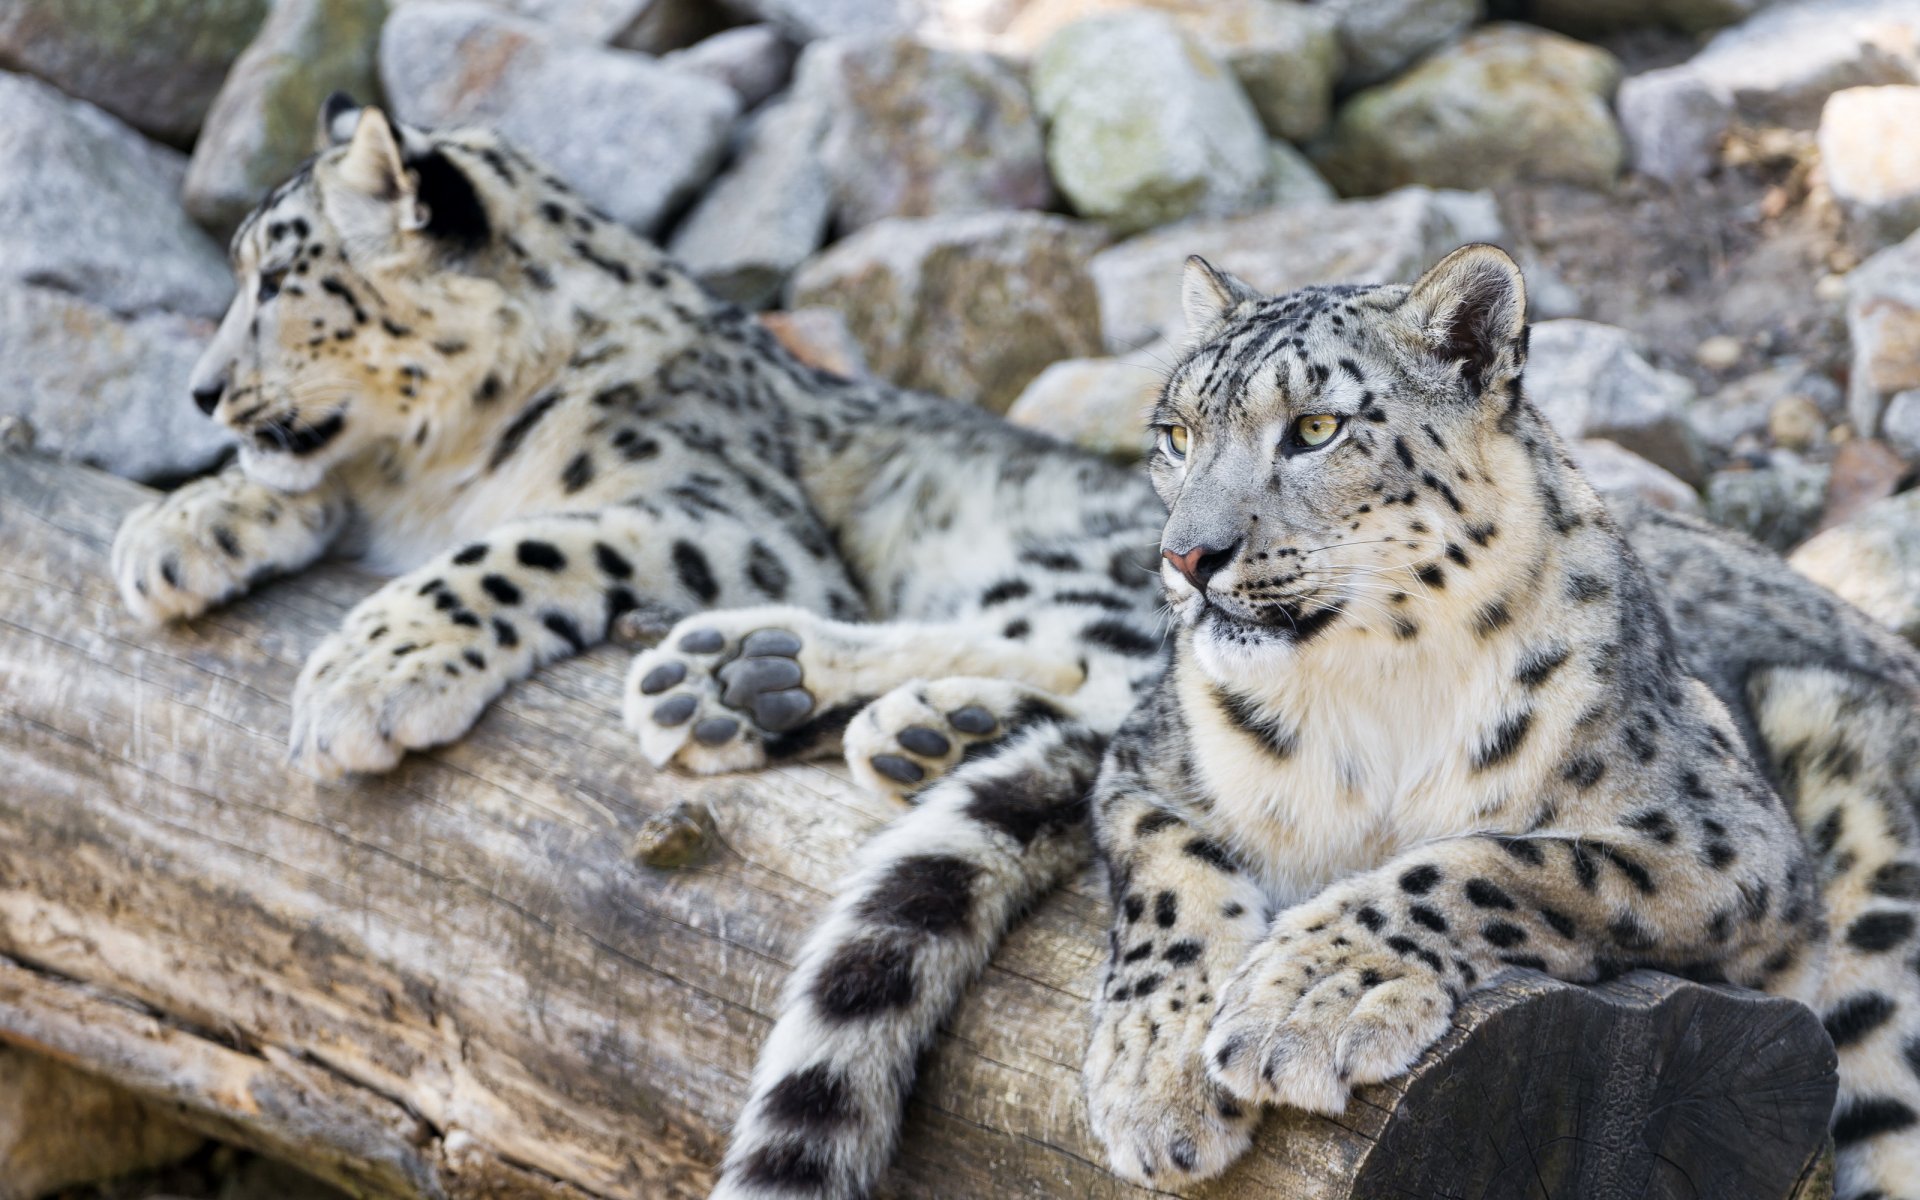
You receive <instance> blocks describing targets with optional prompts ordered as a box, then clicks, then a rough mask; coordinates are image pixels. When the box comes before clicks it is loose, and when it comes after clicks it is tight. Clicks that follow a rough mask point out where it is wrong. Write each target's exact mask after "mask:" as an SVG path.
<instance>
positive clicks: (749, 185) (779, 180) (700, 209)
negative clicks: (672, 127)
mask: <svg viewBox="0 0 1920 1200" xmlns="http://www.w3.org/2000/svg"><path fill="white" fill-rule="evenodd" d="M826 126H827V113H826V111H825V109H824V108H823V107H822V106H821V105H820V104H818V103H815V102H814V101H812V100H811V99H810V98H808V97H806V96H802V95H798V94H789V95H788V97H787V98H786V99H784V100H782V101H780V102H779V103H777V104H774V105H772V106H769V107H768V108H767V109H766V111H764V112H762V113H761V114H760V115H759V116H757V117H756V118H755V119H754V120H753V121H752V123H751V125H750V126H749V129H748V131H747V134H746V137H745V138H744V139H743V141H742V143H741V148H740V151H739V153H738V154H737V155H736V156H735V158H734V162H733V165H732V166H730V167H728V168H727V170H726V172H725V173H724V174H722V175H721V176H720V178H719V179H718V180H717V181H716V182H715V183H714V184H713V186H712V187H710V188H708V189H707V193H706V195H705V196H702V197H701V198H700V202H699V203H698V204H697V205H695V206H694V209H693V211H692V212H690V213H688V214H687V217H686V219H685V220H683V221H682V222H681V223H680V226H679V228H678V229H676V230H675V231H674V235H673V241H672V242H671V243H670V245H669V249H670V250H671V251H672V253H673V255H674V256H675V257H676V258H678V259H679V260H680V261H681V262H682V263H684V264H686V266H687V267H688V268H689V269H691V270H692V271H693V272H694V274H696V275H698V276H699V277H700V280H701V282H703V283H705V284H706V285H707V286H708V287H710V288H712V289H713V290H714V291H716V292H718V293H719V294H721V295H722V296H725V297H727V298H728V299H730V300H734V301H737V302H738V303H740V304H744V305H747V306H748V307H750V308H762V307H765V306H766V305H768V304H771V303H773V302H774V301H775V300H776V299H778V297H779V295H780V289H781V287H782V286H784V285H785V283H786V281H787V276H788V275H790V274H792V273H793V269H794V268H795V267H797V266H799V265H800V264H801V263H803V262H805V261H806V259H807V256H808V255H810V254H812V253H813V252H814V251H815V250H818V249H819V248H820V245H821V243H822V242H824V241H825V240H826V236H827V225H828V221H829V218H830V217H831V215H832V210H833V196H832V188H831V186H830V184H829V181H828V178H827V171H826V167H825V165H824V164H823V163H822V161H821V157H820V140H821V138H822V136H823V135H824V134H825V132H826Z"/></svg>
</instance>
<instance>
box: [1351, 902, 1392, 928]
mask: <svg viewBox="0 0 1920 1200" xmlns="http://www.w3.org/2000/svg"><path fill="white" fill-rule="evenodd" d="M1353 919H1354V920H1356V921H1358V922H1360V924H1362V925H1364V926H1365V927H1366V928H1367V929H1368V930H1369V931H1371V932H1373V933H1379V932H1380V927H1381V926H1382V925H1385V924H1386V923H1387V919H1386V918H1385V917H1383V916H1381V915H1380V910H1379V909H1377V908H1375V907H1374V906H1373V905H1371V904H1363V905H1361V906H1360V908H1359V911H1357V912H1355V913H1354V914H1353Z"/></svg>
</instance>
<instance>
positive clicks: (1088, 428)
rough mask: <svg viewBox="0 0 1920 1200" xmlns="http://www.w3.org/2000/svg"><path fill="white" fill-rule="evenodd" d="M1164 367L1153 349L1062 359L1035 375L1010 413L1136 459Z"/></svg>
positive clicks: (1099, 448) (1079, 442) (1045, 429)
mask: <svg viewBox="0 0 1920 1200" xmlns="http://www.w3.org/2000/svg"><path fill="white" fill-rule="evenodd" d="M1166 373H1167V368H1166V365H1165V361H1164V360H1162V359H1159V358H1157V357H1155V356H1154V355H1152V354H1133V355H1127V356H1123V357H1119V358H1069V359H1063V360H1061V361H1060V362H1056V363H1052V364H1050V365H1049V366H1048V367H1047V369H1046V370H1044V371H1042V372H1040V374H1038V375H1036V376H1035V377H1034V379H1033V382H1031V383H1029V384H1028V385H1027V386H1026V388H1025V389H1024V390H1022V391H1021V393H1020V396H1019V398H1018V399H1016V400H1015V401H1014V402H1013V404H1012V406H1011V407H1009V408H1008V409H1007V419H1008V420H1009V421H1012V422H1013V423H1014V424H1015V425H1025V426H1026V427H1027V428H1029V429H1037V430H1040V431H1041V432H1043V433H1050V434H1052V435H1053V436H1055V437H1057V438H1061V439H1063V440H1065V441H1069V442H1072V443H1073V444H1074V445H1076V446H1080V447H1082V448H1083V449H1087V450H1092V451H1094V452H1095V453H1098V454H1106V455H1111V456H1112V457H1114V458H1119V459H1126V460H1133V459H1137V458H1139V457H1141V456H1142V455H1143V454H1144V453H1145V452H1146V448H1147V439H1148V433H1147V411H1148V410H1149V409H1151V408H1152V407H1153V402H1154V398H1155V396H1157V395H1158V394H1159V391H1160V385H1161V384H1162V383H1163V382H1164V381H1165V380H1166Z"/></svg>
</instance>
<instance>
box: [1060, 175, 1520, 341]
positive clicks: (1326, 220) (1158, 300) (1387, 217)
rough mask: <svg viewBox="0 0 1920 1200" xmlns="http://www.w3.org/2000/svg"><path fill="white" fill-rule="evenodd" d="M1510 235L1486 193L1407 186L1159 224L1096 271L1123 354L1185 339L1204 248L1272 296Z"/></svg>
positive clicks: (1384, 278)
mask: <svg viewBox="0 0 1920 1200" xmlns="http://www.w3.org/2000/svg"><path fill="white" fill-rule="evenodd" d="M1505 237H1506V231H1505V229H1504V228H1503V227H1502V226H1501V224H1500V214H1499V211H1498V210H1497V209H1496V208H1495V207H1494V203H1493V197H1492V195H1490V194H1489V193H1486V192H1435V191H1429V190H1427V189H1426V188H1406V189H1403V190H1401V191H1398V192H1394V193H1392V194H1390V195H1387V196H1381V197H1379V198H1377V199H1373V200H1348V201H1344V202H1342V203H1339V204H1325V205H1305V206H1300V207H1293V208H1270V209H1264V210H1262V211H1260V212H1255V213H1249V214H1247V215H1245V216H1239V217H1229V218H1226V219H1223V220H1212V221H1191V222H1188V223H1187V224H1184V225H1179V226H1176V227H1174V228H1171V229H1160V230H1155V231H1153V232H1152V233H1146V234H1142V235H1140V236H1139V237H1136V238H1132V239H1130V240H1128V241H1126V242H1123V243H1121V244H1120V245H1118V246H1115V247H1113V248H1112V249H1109V250H1105V251H1102V252H1101V253H1100V254H1098V255H1096V256H1095V257H1094V260H1093V263H1092V266H1091V271H1092V274H1093V281H1094V286H1095V287H1096V288H1098V289H1099V293H1100V321H1101V327H1102V329H1103V330H1104V331H1105V335H1106V344H1107V346H1108V347H1109V348H1111V349H1112V350H1115V351H1126V350H1130V349H1132V348H1134V347H1137V346H1144V345H1146V344H1148V343H1150V342H1153V341H1155V340H1158V339H1166V340H1168V341H1171V342H1174V343H1178V342H1179V341H1180V340H1181V339H1182V338H1183V337H1184V335H1185V330H1186V319H1185V318H1184V317H1183V316H1182V315H1181V311H1180V274H1181V270H1182V267H1183V265H1184V264H1185V262H1186V259H1187V255H1189V254H1198V255H1201V256H1203V257H1204V258H1206V259H1207V261H1208V262H1211V263H1212V264H1213V265H1215V266H1216V267H1219V268H1221V269H1223V270H1226V271H1231V272H1233V273H1234V274H1235V275H1238V276H1239V277H1240V278H1242V279H1244V280H1246V281H1247V282H1248V283H1250V284H1252V285H1253V286H1254V287H1256V288H1259V289H1260V290H1262V291H1264V292H1268V293H1278V292H1285V291H1291V290H1293V289H1294V288H1298V287H1305V286H1306V285H1308V284H1313V283H1390V282H1394V281H1399V280H1411V279H1413V277H1414V276H1416V275H1418V274H1419V273H1420V271H1421V270H1422V269H1423V268H1425V267H1428V266H1431V265H1432V264H1433V263H1435V262H1437V261H1439V260H1440V258H1441V257H1442V256H1443V255H1445V254H1446V253H1447V252H1448V251H1451V250H1453V249H1454V248H1455V247H1457V246H1459V245H1460V244H1461V243H1463V242H1497V241H1500V240H1502V239H1503V238H1505Z"/></svg>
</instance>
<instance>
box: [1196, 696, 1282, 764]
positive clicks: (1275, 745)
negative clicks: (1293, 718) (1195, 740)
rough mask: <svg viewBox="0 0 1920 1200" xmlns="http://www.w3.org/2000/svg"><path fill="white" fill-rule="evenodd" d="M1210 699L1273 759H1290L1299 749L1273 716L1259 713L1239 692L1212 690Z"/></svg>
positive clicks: (1254, 705)
mask: <svg viewBox="0 0 1920 1200" xmlns="http://www.w3.org/2000/svg"><path fill="white" fill-rule="evenodd" d="M1213 697H1214V699H1215V700H1217V701H1219V703H1220V710H1221V711H1222V712H1224V713H1225V714H1226V715H1227V720H1229V721H1231V722H1232V723H1233V724H1234V726H1235V727H1236V728H1238V729H1239V730H1240V731H1241V732H1243V733H1245V734H1246V735H1247V736H1249V737H1251V738H1252V739H1253V740H1254V741H1256V742H1258V743H1260V746H1261V748H1262V749H1264V750H1265V751H1266V752H1267V753H1268V754H1270V755H1272V756H1273V757H1275V758H1279V759H1286V758H1291V757H1293V752H1294V751H1295V750H1297V749H1298V748H1299V737H1298V735H1297V734H1296V733H1295V731H1294V730H1292V729H1290V728H1288V727H1287V725H1286V724H1285V723H1283V722H1282V721H1281V720H1280V719H1279V718H1277V717H1270V716H1267V715H1265V714H1264V713H1262V712H1261V711H1260V706H1259V705H1258V704H1256V703H1255V702H1254V701H1252V700H1250V699H1248V698H1247V697H1245V696H1242V695H1241V694H1240V693H1238V692H1235V691H1230V690H1228V689H1227V688H1223V687H1216V688H1214V689H1213Z"/></svg>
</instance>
